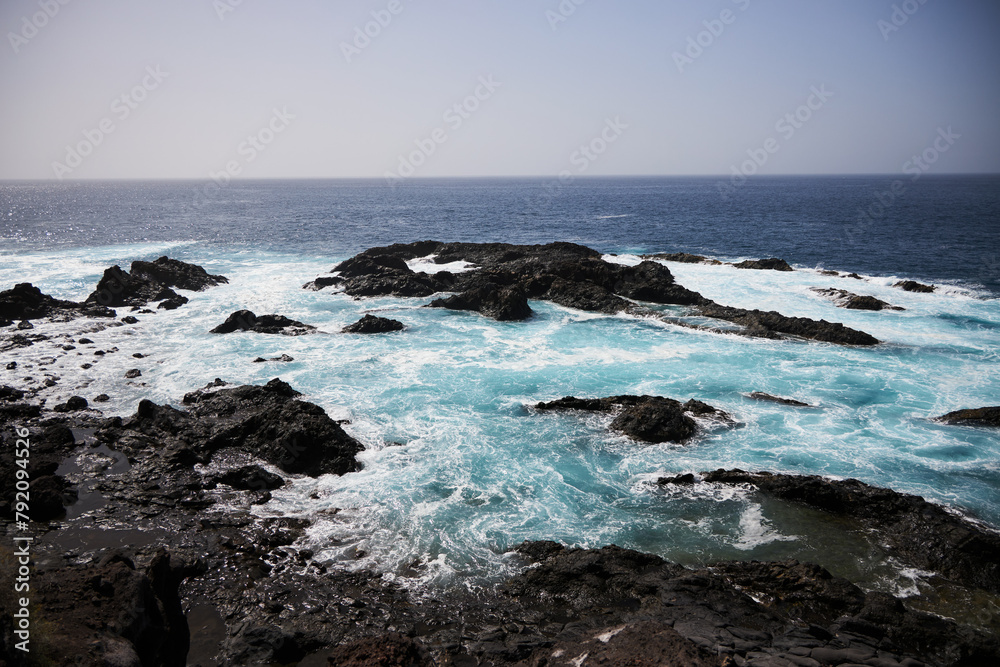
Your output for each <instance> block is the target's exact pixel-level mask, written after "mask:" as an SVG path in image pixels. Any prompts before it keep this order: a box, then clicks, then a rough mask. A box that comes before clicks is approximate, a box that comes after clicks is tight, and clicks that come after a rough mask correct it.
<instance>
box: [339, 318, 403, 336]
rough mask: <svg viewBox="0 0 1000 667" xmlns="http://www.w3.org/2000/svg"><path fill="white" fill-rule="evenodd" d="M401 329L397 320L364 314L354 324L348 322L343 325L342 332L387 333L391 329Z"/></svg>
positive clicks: (400, 324) (401, 324)
mask: <svg viewBox="0 0 1000 667" xmlns="http://www.w3.org/2000/svg"><path fill="white" fill-rule="evenodd" d="M402 330H403V323H402V322H399V321H397V320H390V319H388V318H385V317H376V316H374V315H365V316H364V317H362V318H361V319H360V320H358V321H357V322H355V323H354V324H350V325H348V326H346V327H344V328H343V333H355V334H379V333H389V332H392V331H402Z"/></svg>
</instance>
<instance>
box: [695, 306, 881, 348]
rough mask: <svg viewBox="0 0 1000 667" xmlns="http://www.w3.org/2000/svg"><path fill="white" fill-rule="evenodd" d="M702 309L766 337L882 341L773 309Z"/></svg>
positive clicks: (861, 342) (841, 342)
mask: <svg viewBox="0 0 1000 667" xmlns="http://www.w3.org/2000/svg"><path fill="white" fill-rule="evenodd" d="M699 310H700V311H701V313H702V314H703V315H705V316H706V317H714V318H716V319H720V320H727V321H729V322H733V323H736V324H739V325H741V326H744V327H746V328H747V329H748V330H749V331H752V332H756V335H759V336H763V337H767V336H768V334H786V335H791V336H798V337H800V338H807V339H810V340H818V341H823V342H826V343H837V344H839V345H863V346H868V345H878V344H879V340H878V339H877V338H875V337H874V336H872V335H870V334H867V333H865V332H863V331H858V330H857V329H851V328H850V327H846V326H844V325H843V324H840V323H839V322H827V321H826V320H819V321H816V320H811V319H809V318H806V317H787V316H785V315H782V314H781V313H778V312H775V311H773V310H771V311H767V312H764V311H760V310H746V309H744V308H730V307H728V306H720V305H718V304H712V305H706V306H701V307H700V308H699Z"/></svg>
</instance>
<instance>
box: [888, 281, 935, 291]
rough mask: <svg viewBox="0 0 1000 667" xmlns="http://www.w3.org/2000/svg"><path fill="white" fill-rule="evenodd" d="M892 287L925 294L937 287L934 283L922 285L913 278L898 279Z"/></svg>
mask: <svg viewBox="0 0 1000 667" xmlns="http://www.w3.org/2000/svg"><path fill="white" fill-rule="evenodd" d="M893 287H898V288H900V289H902V290H906V291H907V292H923V293H925V294H930V293H931V292H933V291H934V290H936V289H937V288H936V287H935V286H934V285H923V284H921V283H918V282H916V281H915V280H900V281H899V282H898V283H895V284H893Z"/></svg>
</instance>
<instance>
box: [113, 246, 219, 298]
mask: <svg viewBox="0 0 1000 667" xmlns="http://www.w3.org/2000/svg"><path fill="white" fill-rule="evenodd" d="M131 273H132V276H133V277H137V278H141V279H144V280H148V281H150V282H154V283H159V284H161V285H166V286H168V287H176V288H178V289H185V290H191V291H194V292H200V291H203V290H206V289H208V288H209V287H212V286H213V285H223V284H226V283H228V282H229V279H228V278H226V277H225V276H213V275H210V274H209V273H208V272H207V271H205V269H203V268H202V267H200V266H198V265H196V264H188V263H186V262H181V261H179V260H176V259H170V258H169V257H166V256H164V257H160V258H159V259H157V260H156V261H153V262H143V261H135V262H132V271H131ZM185 301H186V300H185Z"/></svg>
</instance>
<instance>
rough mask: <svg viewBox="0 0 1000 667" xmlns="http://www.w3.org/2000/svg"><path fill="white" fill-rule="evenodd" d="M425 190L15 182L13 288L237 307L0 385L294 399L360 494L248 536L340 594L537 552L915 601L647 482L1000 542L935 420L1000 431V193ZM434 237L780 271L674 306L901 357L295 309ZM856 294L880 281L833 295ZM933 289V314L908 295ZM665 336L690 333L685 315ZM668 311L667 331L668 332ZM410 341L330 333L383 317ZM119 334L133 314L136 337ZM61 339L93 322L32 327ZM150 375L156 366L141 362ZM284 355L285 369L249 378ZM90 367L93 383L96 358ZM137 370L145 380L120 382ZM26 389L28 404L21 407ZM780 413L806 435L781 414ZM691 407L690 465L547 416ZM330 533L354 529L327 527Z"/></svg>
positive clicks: (972, 440) (713, 506)
mask: <svg viewBox="0 0 1000 667" xmlns="http://www.w3.org/2000/svg"><path fill="white" fill-rule="evenodd" d="M896 180H897V179H896V178H893V177H863V176H845V177H789V178H777V177H775V178H759V179H752V180H750V181H748V182H747V183H746V184H744V185H741V186H740V187H738V188H736V189H735V190H734V191H733V190H728V189H725V188H722V189H720V187H719V180H718V179H712V178H594V179H578V180H577V181H575V182H573V183H571V184H568V185H563V184H560V183H559V182H558V181H555V180H546V179H429V180H414V181H411V182H407V183H405V184H403V185H401V186H398V187H389V186H387V185H386V184H385V183H384V182H382V181H378V180H367V181H366V180H357V181H264V182H243V181H241V182H234V183H231V184H229V185H226V186H224V187H220V186H216V185H214V184H212V183H210V182H183V181H164V182H130V181H125V182H73V183H69V182H67V183H28V182H4V183H0V219H2V223H0V253H2V258H0V289H8V288H9V287H11V286H13V285H14V284H15V283H19V282H25V281H28V282H32V283H34V284H35V285H36V286H38V287H39V288H41V289H42V291H44V292H46V293H48V294H51V295H53V296H56V297H59V298H67V299H77V300H82V299H83V298H85V297H86V295H87V294H88V293H89V292H90V291H91V290H92V289H93V287H94V285H95V284H96V282H97V280H98V279H99V278H100V276H101V274H102V273H103V271H104V269H105V268H107V267H108V266H109V265H111V264H120V265H122V266H124V267H126V268H127V266H128V264H129V263H131V261H133V260H136V259H144V260H151V259H155V258H156V257H158V256H160V255H164V254H166V255H169V256H170V257H174V258H177V259H181V260H184V261H188V262H193V263H196V264H199V265H201V266H203V267H205V268H206V269H207V270H208V271H209V272H210V273H221V274H223V275H225V276H227V277H228V278H229V279H230V283H229V284H228V285H224V286H220V287H215V288H212V289H210V290H207V291H205V292H198V293H187V296H189V297H190V298H191V301H190V303H188V304H187V305H185V306H183V307H182V308H180V309H178V310H175V311H169V312H163V311H160V312H157V313H156V314H155V315H149V316H142V317H141V322H140V323H139V324H138V325H134V326H125V327H117V328H110V329H103V330H99V331H98V330H95V331H93V332H92V333H90V334H88V336H89V337H90V338H92V339H93V340H95V341H96V342H97V343H98V344H99V346H101V347H102V349H107V348H110V347H117V348H119V350H120V353H116V354H111V355H106V357H105V358H104V359H103V360H101V361H100V363H96V364H94V366H93V367H92V368H90V369H83V368H81V365H82V361H83V359H82V357H80V356H78V355H77V354H75V353H73V352H71V353H61V352H60V353H59V354H57V353H56V352H55V351H54V348H52V349H50V348H48V347H45V346H43V345H35V346H33V347H31V348H26V349H21V350H12V351H7V352H3V353H0V369H3V368H4V367H5V366H6V364H7V362H9V361H12V360H16V361H18V365H19V368H18V370H17V371H7V370H0V374H2V375H0V384H14V385H16V386H22V387H26V386H37V385H38V384H39V383H40V382H41V381H42V380H43V375H42V374H41V371H40V370H39V371H38V372H32V371H31V368H32V367H33V365H34V366H37V364H38V363H39V361H40V359H41V358H42V357H44V356H52V357H57V358H56V360H55V362H54V363H52V364H50V365H49V366H48V370H47V371H46V372H48V373H51V374H54V375H57V376H58V377H59V381H58V383H57V384H56V385H55V386H54V387H52V388H50V389H47V390H45V393H43V394H42V396H44V397H46V398H47V400H48V401H49V403H55V402H57V401H59V400H65V398H67V397H69V396H71V395H81V396H84V397H85V398H88V399H91V400H92V399H93V397H94V396H96V395H97V394H100V393H106V394H108V395H109V396H111V401H110V402H108V403H105V404H103V405H102V406H101V409H102V410H104V411H105V412H106V413H108V414H117V415H127V414H131V413H132V412H134V411H135V408H136V405H137V404H138V402H139V401H140V400H141V399H144V398H148V399H151V400H153V401H155V402H157V403H171V404H174V405H178V404H179V403H180V399H181V397H182V396H183V395H184V394H185V393H186V392H188V391H192V390H194V389H196V388H198V387H201V386H204V385H205V384H207V383H208V382H210V381H212V380H213V379H214V378H216V377H220V378H223V379H224V380H226V381H229V382H234V383H264V382H266V381H267V380H270V379H271V378H273V377H281V378H282V379H283V380H285V381H287V382H289V383H290V384H291V385H292V386H293V387H295V388H296V389H298V390H299V391H301V392H302V393H303V394H305V398H306V399H307V400H310V401H312V402H315V403H317V404H319V405H320V406H322V407H323V408H324V409H325V410H326V411H327V412H328V413H329V414H330V415H331V416H333V417H334V418H336V419H349V420H350V424H349V425H347V426H345V428H346V430H348V432H349V433H350V434H351V435H353V436H354V437H356V438H358V439H359V440H361V441H362V442H363V443H364V444H365V446H366V451H365V452H363V453H362V454H361V455H360V457H359V458H360V460H361V461H362V462H363V464H364V468H363V470H362V471H360V472H358V473H352V474H348V475H345V476H343V477H330V476H328V477H323V478H319V479H310V478H299V479H295V480H294V481H293V483H292V484H290V485H287V486H286V487H285V488H283V489H281V490H278V491H275V492H274V494H273V496H274V497H273V500H271V501H270V502H269V503H267V504H265V505H262V506H259V507H256V508H255V510H254V511H256V512H259V513H261V514H266V515H276V516H292V515H293V516H305V517H312V518H315V519H316V521H315V522H314V523H313V525H312V527H311V528H310V529H309V532H308V540H309V542H310V547H311V548H312V549H313V550H314V551H315V552H316V553H317V554H318V555H319V556H320V557H326V558H329V559H332V560H334V561H337V562H338V563H340V564H341V565H342V566H343V567H350V568H363V567H365V568H375V569H377V570H379V571H382V572H384V573H385V574H386V576H388V577H390V578H395V579H397V580H398V581H400V582H402V583H404V584H406V583H408V582H413V583H416V584H421V585H423V584H427V583H432V584H442V585H464V584H470V583H474V582H479V581H484V580H491V579H495V578H497V577H500V576H503V575H504V574H506V573H507V572H509V568H510V567H511V565H510V562H509V560H508V556H507V555H506V551H507V550H508V549H509V548H510V547H511V546H513V545H515V544H517V543H519V542H521V541H523V540H525V539H553V540H557V541H561V542H564V543H566V544H572V545H578V546H587V547H596V546H602V545H605V544H612V543H613V544H618V545H620V546H624V547H630V548H634V549H639V550H641V551H647V552H652V553H656V554H659V555H661V556H663V557H664V558H667V559H668V560H673V561H677V562H681V563H685V564H694V563H709V562H712V561H714V560H720V559H732V558H739V559H757V560H776V559H783V558H798V559H800V560H812V561H820V562H822V563H823V564H824V565H826V566H827V567H828V568H829V569H831V570H832V571H834V573H835V574H840V575H842V576H846V577H847V578H849V579H851V580H852V581H856V582H860V583H862V584H863V585H865V586H867V587H871V588H883V589H885V590H890V591H892V592H895V593H897V594H898V593H901V592H906V591H908V590H912V589H913V587H914V586H916V585H917V583H915V582H919V579H920V576H921V575H920V573H917V572H912V571H907V570H905V568H901V567H896V566H894V564H893V563H892V562H891V559H886V558H885V557H884V555H882V554H879V553H877V552H873V551H872V548H871V546H870V545H868V544H867V542H865V540H864V539H863V537H862V536H861V535H853V534H851V533H849V532H848V533H845V532H844V531H843V530H836V529H835V527H833V526H831V525H830V521H829V520H828V519H826V518H824V517H823V516H822V515H820V514H818V513H810V512H807V511H805V510H801V511H800V510H794V511H793V510H790V509H789V508H788V507H787V506H785V505H781V504H777V503H770V502H768V501H767V500H765V499H761V498H759V497H757V496H755V495H754V494H752V493H751V492H750V491H749V490H747V489H739V488H737V489H732V488H731V489H728V490H723V489H721V488H718V487H713V486H710V485H706V484H696V485H694V486H693V487H690V488H685V489H674V490H671V491H664V490H663V489H662V488H661V487H658V486H657V485H656V484H655V481H656V479H657V478H659V477H661V476H665V475H674V474H679V473H686V472H699V471H707V470H714V469H717V468H734V467H738V468H743V469H746V470H771V471H777V472H789V473H797V474H822V475H832V476H836V477H841V478H843V477H854V478H857V479H860V480H862V481H865V482H868V483H870V484H875V485H879V486H885V487H889V488H892V489H895V490H897V491H902V492H908V493H915V494H919V495H922V496H924V497H926V498H928V499H929V500H933V501H935V502H939V503H944V504H947V505H949V506H952V507H954V508H956V509H958V510H961V511H963V512H966V513H969V514H971V515H972V516H974V517H977V518H979V519H981V520H983V521H985V522H987V523H990V524H992V525H993V526H1000V492H998V491H1000V434H998V433H997V432H996V431H990V430H985V429H979V428H970V427H957V426H945V425H942V424H939V423H937V422H935V421H933V420H932V418H933V417H935V416H939V415H941V414H944V413H946V412H949V411H952V410H955V409H959V408H967V407H980V406H986V405H1000V363H998V361H1000V300H998V298H1000V177H994V176H937V177H933V176H924V177H922V178H920V179H918V180H916V181H911V180H909V179H908V178H907V179H906V180H904V181H902V182H903V187H902V189H900V188H899V187H896V188H893V183H894V181H896ZM423 239H437V240H443V241H504V242H510V243H544V242H549V241H556V240H560V241H573V242H577V243H581V244H584V245H588V246H591V247H593V248H596V249H598V250H600V251H602V252H604V253H608V255H607V259H608V261H615V262H625V263H631V262H637V261H639V259H638V257H637V255H638V254H640V253H652V252H689V253H697V254H703V255H709V256H712V257H715V258H718V259H721V260H725V261H735V260H741V259H746V258H761V257H781V258H784V259H785V260H787V261H788V262H789V263H790V264H791V265H792V266H794V267H795V269H796V270H795V271H794V272H790V273H786V272H776V271H747V270H737V269H734V268H733V267H730V266H709V265H701V264H679V263H673V262H668V263H667V265H668V267H669V268H670V270H671V271H672V272H673V273H674V275H675V276H676V278H677V281H678V282H679V283H680V284H682V285H683V286H685V287H687V288H689V289H692V290H695V291H698V292H701V293H702V294H704V295H705V296H707V297H709V298H711V299H714V300H716V301H718V302H720V303H722V304H726V305H732V306H739V307H746V308H761V309H764V310H778V311H780V312H781V313H783V314H785V315H796V316H804V317H811V318H814V319H827V320H830V321H837V322H843V323H844V324H846V325H847V326H850V327H853V328H856V329H860V330H862V331H865V332H868V333H870V334H872V335H874V336H876V337H877V338H879V339H880V340H882V341H885V342H884V343H883V344H881V345H879V346H876V347H873V348H848V347H842V346H837V345H830V344H824V343H816V342H796V341H772V340H761V339H749V338H742V337H737V336H728V335H719V334H713V333H707V332H703V331H695V330H690V329H681V328H678V327H676V326H672V325H670V324H667V323H664V322H661V321H657V320H651V319H647V318H639V317H635V316H631V315H615V316H609V315H600V314H594V313H585V312H580V311H574V310H571V309H568V308H563V307H560V306H557V305H554V304H551V303H541V302H539V303H532V308H533V309H534V310H535V312H536V315H535V316H534V317H533V318H532V319H530V320H528V321H526V322H520V323H500V322H495V321H492V320H488V319H485V318H483V317H481V316H479V315H478V314H475V313H462V312H452V311H445V310H440V309H425V308H422V307H421V306H422V305H424V304H425V303H426V302H427V301H429V299H404V298H376V299H366V300H354V299H352V298H350V297H348V296H345V295H344V294H339V293H336V292H333V291H330V290H323V291H320V292H313V291H309V290H305V289H302V285H303V284H304V283H306V282H308V281H310V280H312V279H314V278H315V277H316V276H318V275H320V274H323V273H326V272H329V271H330V270H331V269H332V268H333V267H334V266H335V265H336V263H337V262H338V261H340V260H343V259H346V258H347V257H350V256H351V255H353V254H355V253H357V252H359V251H361V250H364V249H366V248H368V247H372V246H377V245H385V244H389V243H394V242H408V241H415V240H423ZM820 269H834V270H839V271H844V272H857V273H858V274H860V275H861V276H862V278H863V280H860V281H859V280H852V279H847V278H842V277H837V276H830V275H824V274H822V273H821V272H820ZM902 279H914V280H919V281H921V282H931V283H934V284H935V285H937V286H938V289H937V291H936V292H934V293H933V294H920V293H910V292H904V291H902V290H900V289H897V288H894V287H892V285H893V283H895V282H897V281H898V280H902ZM813 287H836V288H841V289H847V290H850V291H852V292H857V293H860V294H871V295H874V296H876V297H878V298H880V299H883V300H885V301H888V302H890V303H892V304H894V305H898V306H902V307H904V308H905V309H906V310H904V311H898V312H897V311H882V312H866V311H853V310H845V309H841V308H837V307H836V306H835V305H834V304H833V303H832V302H830V301H829V300H827V299H825V298H823V297H822V296H820V295H818V294H816V293H815V292H814V291H812V290H811V288H813ZM242 308H247V309H250V310H253V311H254V312H256V313H258V314H263V313H279V314H282V315H286V316H288V317H291V318H293V319H296V320H300V321H303V322H306V323H308V324H312V325H314V326H317V327H318V328H319V329H320V330H321V332H323V333H320V334H316V335H309V336H300V337H295V338H292V337H284V336H266V335H255V334H242V333H241V334H231V335H227V336H216V335H212V334H209V333H208V331H209V329H211V328H212V327H214V326H216V325H217V324H219V323H221V322H222V321H223V320H225V318H226V316H228V315H229V314H230V313H231V312H233V311H235V310H238V309H242ZM671 308H672V307H671ZM668 309H669V308H668ZM368 312H375V313H377V314H380V315H386V316H390V317H392V318H394V319H398V320H400V321H402V322H403V323H404V324H405V325H406V326H407V330H406V331H404V332H403V333H401V334H392V335H384V336H375V337H365V336H350V335H341V334H339V333H337V332H339V330H340V329H341V328H342V327H343V326H345V325H347V324H349V323H351V322H354V321H356V320H357V319H358V318H360V317H361V315H363V314H364V313H368ZM120 314H124V312H122V313H120ZM36 327H37V329H38V331H40V332H42V333H48V334H50V335H51V334H57V333H60V332H73V333H78V332H79V331H80V329H81V323H80V322H74V323H68V324H59V323H41V322H36ZM134 352H141V353H143V354H144V355H148V356H147V357H146V358H143V359H136V358H133V357H132V353H134ZM281 354H288V355H290V356H292V357H293V358H294V361H292V362H289V363H251V360H252V359H254V358H255V357H258V356H261V357H266V358H270V357H276V356H280V355H281ZM87 361H92V360H91V359H88V360H87ZM133 367H135V368H140V369H141V371H142V378H141V382H131V383H129V382H126V381H125V379H124V373H125V371H126V370H127V369H130V368H133ZM26 377H31V378H32V379H31V380H30V381H29V380H26V379H25V378H26ZM753 391H763V392H767V393H771V394H775V395H779V396H787V397H792V398H795V399H798V400H800V401H804V402H806V403H809V404H811V405H813V406H815V407H812V408H792V407H788V406H783V405H778V404H772V403H762V402H759V401H754V400H751V399H749V398H748V397H747V396H746V395H747V394H749V393H750V392H753ZM626 393H634V394H656V395H662V396H669V397H672V398H676V399H679V400H682V401H683V400H687V399H689V398H696V399H699V400H702V401H705V402H707V403H709V404H711V405H714V406H716V407H719V408H722V409H724V410H726V411H727V412H729V413H730V414H731V415H733V417H734V418H735V419H736V420H737V422H738V424H737V426H735V427H726V428H722V427H718V426H714V427H713V426H709V427H707V428H706V429H705V430H703V432H702V433H701V435H699V436H698V437H697V438H696V439H695V440H693V441H691V442H689V443H687V444H684V445H673V444H663V445H644V444H639V443H636V442H634V441H630V440H628V439H627V438H624V437H620V436H617V435H614V434H612V433H611V432H609V431H608V430H607V428H606V427H607V424H608V422H609V421H610V417H606V416H595V415H581V414H571V413H566V414H540V413H536V412H534V411H533V410H531V409H530V406H531V405H532V404H534V403H536V402H539V401H545V400H551V399H554V398H559V397H562V396H566V395H576V396H581V397H584V396H586V397H591V396H609V395H616V394H626ZM334 508H336V509H338V510H339V511H338V512H337V513H332V512H322V511H323V510H331V509H334Z"/></svg>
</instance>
